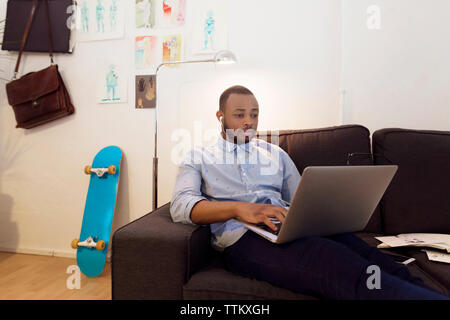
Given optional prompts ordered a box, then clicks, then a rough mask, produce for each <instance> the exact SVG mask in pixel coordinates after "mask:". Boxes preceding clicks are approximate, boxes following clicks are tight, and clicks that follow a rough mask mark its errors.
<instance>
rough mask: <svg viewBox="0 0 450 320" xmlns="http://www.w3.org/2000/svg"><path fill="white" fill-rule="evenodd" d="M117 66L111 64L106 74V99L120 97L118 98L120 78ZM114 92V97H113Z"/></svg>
mask: <svg viewBox="0 0 450 320" xmlns="http://www.w3.org/2000/svg"><path fill="white" fill-rule="evenodd" d="M115 68H116V67H115V66H114V65H111V66H110V67H109V71H108V73H107V74H106V100H119V99H120V98H116V87H117V85H118V78H119V76H118V75H117V73H116V71H115ZM111 94H112V97H111Z"/></svg>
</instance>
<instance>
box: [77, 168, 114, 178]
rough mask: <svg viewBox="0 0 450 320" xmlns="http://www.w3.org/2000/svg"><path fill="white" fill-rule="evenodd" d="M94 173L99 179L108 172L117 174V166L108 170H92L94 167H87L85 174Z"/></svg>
mask: <svg viewBox="0 0 450 320" xmlns="http://www.w3.org/2000/svg"><path fill="white" fill-rule="evenodd" d="M92 172H94V173H95V174H96V175H97V176H98V177H99V178H100V177H102V176H103V175H104V174H105V173H106V172H108V173H109V174H116V166H113V165H111V166H109V167H108V168H92V166H85V167H84V173H86V174H91V173H92Z"/></svg>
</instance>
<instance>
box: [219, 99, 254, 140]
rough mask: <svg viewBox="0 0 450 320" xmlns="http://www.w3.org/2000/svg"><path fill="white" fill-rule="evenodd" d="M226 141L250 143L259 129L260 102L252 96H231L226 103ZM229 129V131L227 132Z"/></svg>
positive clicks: (224, 114) (224, 119)
mask: <svg viewBox="0 0 450 320" xmlns="http://www.w3.org/2000/svg"><path fill="white" fill-rule="evenodd" d="M218 114H220V115H223V117H224V118H223V127H224V128H223V129H224V130H225V133H226V136H225V135H224V133H223V132H222V136H223V138H224V139H228V140H230V141H233V142H234V143H237V144H241V143H247V142H249V141H250V140H251V139H252V138H253V137H254V136H255V134H256V130H257V129H258V115H259V106H258V101H257V100H256V98H255V96H253V95H252V94H235V93H233V94H231V95H230V96H229V97H228V99H227V101H226V103H225V110H224V112H223V113H220V111H219V112H218ZM227 129H228V130H227Z"/></svg>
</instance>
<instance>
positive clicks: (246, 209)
mask: <svg viewBox="0 0 450 320" xmlns="http://www.w3.org/2000/svg"><path fill="white" fill-rule="evenodd" d="M286 214H287V210H286V209H285V208H283V207H278V206H275V205H273V204H264V203H249V202H239V204H238V205H237V206H236V217H237V218H239V219H241V220H243V221H246V222H250V223H255V224H258V223H264V224H266V225H267V226H268V227H269V228H271V229H272V230H274V231H276V230H277V227H276V226H275V224H274V223H273V222H272V220H271V219H270V218H276V219H278V220H279V221H280V222H281V223H283V222H284V218H285V216H286Z"/></svg>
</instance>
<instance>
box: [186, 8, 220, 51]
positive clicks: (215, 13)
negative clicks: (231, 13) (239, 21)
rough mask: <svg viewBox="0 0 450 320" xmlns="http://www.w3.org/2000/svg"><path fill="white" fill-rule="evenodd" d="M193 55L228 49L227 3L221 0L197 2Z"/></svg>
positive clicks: (193, 33)
mask: <svg viewBox="0 0 450 320" xmlns="http://www.w3.org/2000/svg"><path fill="white" fill-rule="evenodd" d="M196 5H197V6H196V7H195V12H194V21H193V32H192V52H191V53H192V54H193V55H197V54H208V53H214V52H217V51H219V50H223V49H227V48H228V31H227V17H228V13H227V3H226V1H220V0H199V1H198V2H196Z"/></svg>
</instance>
